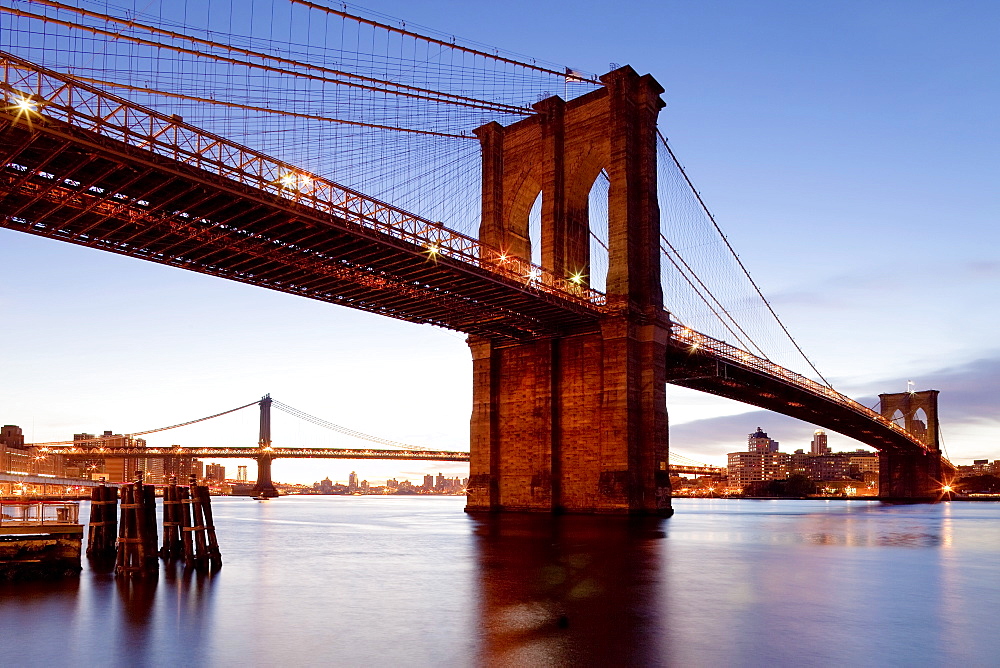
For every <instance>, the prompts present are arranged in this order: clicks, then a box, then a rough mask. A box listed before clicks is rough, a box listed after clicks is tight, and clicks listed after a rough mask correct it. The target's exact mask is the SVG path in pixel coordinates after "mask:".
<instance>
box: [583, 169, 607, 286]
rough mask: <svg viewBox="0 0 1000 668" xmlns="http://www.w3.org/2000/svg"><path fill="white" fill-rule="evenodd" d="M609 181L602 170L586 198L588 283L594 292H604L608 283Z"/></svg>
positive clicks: (605, 171) (605, 172)
mask: <svg viewBox="0 0 1000 668" xmlns="http://www.w3.org/2000/svg"><path fill="white" fill-rule="evenodd" d="M610 192H611V179H610V178H609V177H608V172H607V170H605V169H602V170H601V171H600V173H599V174H598V175H597V178H595V179H594V182H593V185H592V186H591V187H590V194H589V195H588V196H587V219H588V221H587V222H588V231H589V237H590V238H589V250H590V252H589V260H590V262H589V264H590V266H589V267H588V274H589V275H588V276H587V279H588V282H589V284H590V287H591V288H593V289H595V290H600V291H601V292H605V291H606V290H607V282H608V195H609V194H610Z"/></svg>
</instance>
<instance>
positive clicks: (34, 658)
mask: <svg viewBox="0 0 1000 668" xmlns="http://www.w3.org/2000/svg"><path fill="white" fill-rule="evenodd" d="M463 506H464V499H463V498H460V497H330V496H327V497H318V496H316V497H284V498H281V499H277V500H273V501H267V502H257V501H252V500H250V499H245V498H224V497H222V498H215V499H213V507H214V509H215V514H216V525H217V527H218V534H219V541H220V544H221V549H222V555H223V559H224V562H225V565H224V567H223V569H222V571H221V572H219V573H218V574H216V575H214V576H212V577H203V576H198V575H190V574H188V575H185V574H184V573H183V571H182V570H180V571H176V570H170V569H166V568H164V569H163V571H162V572H161V573H160V576H159V578H158V579H157V580H156V581H155V583H150V584H141V585H129V584H125V583H121V582H116V580H115V578H114V577H113V576H111V575H108V574H105V573H98V572H95V571H92V570H90V569H89V568H88V567H87V566H86V565H85V568H84V571H83V573H82V576H81V577H80V579H79V580H66V581H62V582H58V583H33V584H2V585H0V666H12V667H13V666H18V667H20V666H44V667H46V668H50V667H53V666H108V667H111V666H115V667H117V666H132V667H139V666H275V667H278V666H329V665H334V666H397V665H399V666H478V665H490V666H578V665H581V666H582V665H598V666H624V665H638V666H796V667H798V666H824V667H826V666H838V667H840V666H851V667H853V666H1000V504H998V503H972V502H953V503H944V504H939V505H933V506H931V505H918V506H883V505H880V504H878V503H877V502H867V501H750V500H740V501H731V500H693V499H677V500H675V508H676V510H677V514H676V515H675V516H674V517H672V518H670V519H668V520H654V521H636V520H629V519H627V518H600V517H598V518H594V517H571V516H570V517H560V518H551V517H547V516H546V517H538V516H502V517H472V516H468V515H466V514H465V513H464V512H462V508H463ZM81 514H82V516H84V517H85V516H86V509H82V511H81Z"/></svg>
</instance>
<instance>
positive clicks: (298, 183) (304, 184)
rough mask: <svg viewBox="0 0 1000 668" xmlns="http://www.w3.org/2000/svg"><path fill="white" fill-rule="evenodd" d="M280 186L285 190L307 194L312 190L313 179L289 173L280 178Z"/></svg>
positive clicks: (304, 175)
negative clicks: (306, 192)
mask: <svg viewBox="0 0 1000 668" xmlns="http://www.w3.org/2000/svg"><path fill="white" fill-rule="evenodd" d="M278 185H280V186H281V187H282V188H284V189H285V190H298V191H299V192H305V191H307V190H310V189H312V187H313V177H311V176H309V175H308V174H299V173H296V172H287V173H285V174H282V175H281V176H279V177H278Z"/></svg>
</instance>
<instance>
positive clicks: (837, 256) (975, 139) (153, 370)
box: [0, 2, 1000, 482]
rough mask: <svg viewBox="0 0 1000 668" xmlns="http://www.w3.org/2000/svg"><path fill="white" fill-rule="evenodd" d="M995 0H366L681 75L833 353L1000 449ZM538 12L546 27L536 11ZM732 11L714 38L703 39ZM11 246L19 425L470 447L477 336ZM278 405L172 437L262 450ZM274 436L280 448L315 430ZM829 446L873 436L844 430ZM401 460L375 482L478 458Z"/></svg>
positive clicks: (750, 243)
mask: <svg viewBox="0 0 1000 668" xmlns="http://www.w3.org/2000/svg"><path fill="white" fill-rule="evenodd" d="M973 5H974V6H976V7H978V11H976V12H971V13H967V12H966V11H964V10H962V9H961V8H953V7H948V6H946V5H944V4H942V3H934V2H927V3H920V2H918V3H905V4H903V3H894V2H890V3H885V4H884V5H880V6H878V7H872V6H869V5H867V4H865V3H859V2H857V3H848V6H846V7H845V6H843V5H841V6H838V7H836V8H832V7H827V8H824V7H803V6H801V5H799V4H797V3H790V2H772V3H767V4H764V5H755V6H754V7H748V6H740V5H733V4H730V3H705V4H702V5H699V6H698V7H672V6H666V5H665V6H656V7H647V6H645V5H643V12H618V11H617V9H616V8H615V7H604V6H599V5H593V6H587V11H586V12H583V11H571V9H573V8H577V7H579V5H578V4H574V5H569V4H568V3H552V4H551V6H549V5H547V6H545V7H537V6H535V5H529V4H528V3H523V2H513V3H511V6H510V7H509V8H508V10H509V11H508V12H504V13H497V14H496V16H495V17H494V18H493V19H491V21H489V22H482V21H481V20H480V19H481V16H482V8H483V7H485V6H486V5H485V4H478V3H467V4H465V5H455V4H453V3H444V2H429V3H425V4H422V5H421V6H420V7H419V8H416V7H414V6H412V5H406V4H404V3H399V2H367V3H366V6H368V7H369V8H372V9H375V10H378V11H382V12H385V13H386V14H390V15H392V16H395V17H400V18H403V19H406V20H408V21H415V22H417V23H420V24H423V25H429V26H433V27H435V28H437V29H439V30H442V31H446V32H454V33H455V34H457V35H459V36H460V37H463V36H464V37H474V38H475V39H476V41H479V42H484V43H487V44H493V45H496V46H499V47H502V48H506V49H510V50H512V51H517V52H521V53H528V54H531V55H534V56H537V57H539V58H544V59H548V60H554V61H556V62H560V63H565V64H566V65H567V66H572V67H579V68H581V69H584V70H587V71H592V72H603V71H605V70H607V69H608V65H609V61H616V62H620V63H623V64H624V63H630V64H632V65H633V67H635V68H636V69H637V70H638V71H640V72H642V73H645V72H650V73H652V74H653V75H654V76H655V77H656V78H657V79H658V80H659V81H660V82H661V83H662V84H663V85H664V87H665V88H666V89H667V92H666V93H665V95H664V98H665V100H666V101H667V104H668V106H667V108H666V109H665V110H664V112H663V113H662V114H661V122H660V124H661V128H662V129H663V132H664V134H665V135H667V136H668V137H669V138H670V140H671V143H672V144H673V146H674V148H675V149H676V150H677V151H678V153H679V157H680V159H681V161H682V162H683V163H684V165H685V167H686V168H687V170H688V172H689V174H690V175H691V177H692V179H693V180H694V182H695V185H696V186H697V187H698V188H699V189H700V191H701V193H702V195H703V196H704V197H705V199H706V200H707V203H708V205H709V207H710V208H711V209H712V210H713V211H714V213H715V215H716V218H717V220H718V221H719V223H720V225H721V227H722V229H723V230H724V232H726V234H727V235H728V236H729V238H730V240H731V242H732V243H733V246H734V247H735V248H736V250H737V252H739V253H740V255H741V257H742V258H743V259H744V262H745V263H746V264H747V265H748V267H749V269H750V271H751V273H752V274H753V275H754V277H755V279H756V280H757V282H758V283H759V284H760V285H761V286H762V288H763V290H764V293H765V295H767V296H768V298H769V299H770V300H771V302H772V304H773V305H774V306H775V309H776V310H777V311H778V313H779V314H780V315H781V316H782V317H783V319H784V320H785V321H786V323H787V324H788V326H789V328H790V329H791V331H792V332H793V334H794V335H795V336H796V337H797V339H798V341H799V342H800V343H801V344H802V346H803V348H804V349H805V350H806V351H807V353H808V354H809V355H810V356H811V357H812V358H813V360H814V361H815V362H816V364H817V366H818V367H819V368H820V370H822V371H823V372H824V373H825V374H826V375H827V376H828V377H829V378H830V379H831V380H832V381H833V384H834V385H835V386H836V387H837V388H838V389H839V390H841V391H842V392H844V393H846V394H848V395H849V396H852V397H854V398H856V399H858V400H859V401H862V403H866V404H867V405H872V404H873V403H874V401H875V398H876V396H875V395H877V394H878V393H879V392H895V391H903V390H905V389H906V388H907V385H906V384H907V381H908V380H913V381H914V382H915V387H916V389H938V390H941V412H942V420H943V430H944V434H945V447H946V449H947V450H948V453H949V455H950V456H951V458H952V459H953V460H954V461H956V463H965V462H966V461H970V460H973V459H981V458H989V459H995V458H997V456H998V445H997V444H996V439H995V434H996V428H997V426H998V425H997V419H998V418H997V411H996V408H997V406H996V399H995V397H996V396H1000V387H998V386H997V382H998V381H997V380H996V376H997V374H996V373H995V371H996V370H997V369H998V367H1000V351H998V349H997V346H996V344H995V342H994V341H993V340H992V337H991V335H992V332H993V331H995V330H996V328H997V325H998V324H1000V315H998V314H996V313H995V312H993V311H992V310H991V309H988V308H984V307H983V305H984V304H991V303H995V302H996V299H997V297H998V296H1000V290H998V286H1000V262H997V261H996V260H995V258H994V254H992V248H993V247H994V246H995V245H996V243H995V242H996V241H997V236H998V234H1000V233H998V231H997V230H996V228H995V226H993V225H992V221H993V219H994V218H995V214H996V212H997V210H998V209H1000V207H998V206H997V204H998V201H997V198H998V195H997V194H996V192H995V188H994V187H993V184H992V179H993V178H994V177H992V175H994V174H996V173H997V172H998V170H997V165H996V161H997V157H996V156H997V155H1000V151H997V150H996V148H997V142H998V137H997V131H996V129H995V124H994V123H993V122H992V119H991V118H990V116H989V114H990V113H991V112H990V111H989V110H991V109H993V108H995V103H996V101H997V99H998V98H1000V94H998V91H997V90H996V84H995V83H994V82H995V80H996V78H995V77H991V76H990V72H994V71H995V70H996V68H997V57H996V54H995V53H992V52H991V51H990V50H989V47H988V45H989V44H990V43H991V41H990V39H989V35H988V34H987V31H988V30H989V28H988V27H987V26H988V25H990V24H991V21H990V20H989V18H988V17H990V16H992V17H994V18H996V17H997V14H998V11H997V9H996V8H995V7H992V6H991V5H988V4H987V3H973ZM519 9H520V10H523V13H524V14H525V15H531V16H534V21H533V22H531V23H529V24H528V25H525V24H524V23H523V22H522V21H520V20H519V19H515V18H514V16H512V15H517V14H518V13H519V11H518V10H519ZM967 14H969V15H967ZM973 15H974V16H975V18H973ZM491 16H492V15H491ZM652 26H656V27H657V30H660V31H663V30H666V34H665V35H654V34H653V33H652V32H650V31H652V30H653V28H652ZM708 26H711V31H710V33H711V34H713V35H714V38H713V39H712V40H702V37H701V36H703V35H705V34H706V31H707V30H708ZM569 35H573V38H569V37H568V36H569ZM803 221H805V222H803ZM0 249H2V251H3V257H4V262H3V263H2V264H0V309H2V312H3V313H4V318H5V323H6V325H5V327H4V328H3V330H2V333H0V337H2V339H0V345H2V346H3V349H4V350H5V351H7V354H6V355H5V359H4V375H5V379H6V381H7V382H5V383H4V384H3V388H2V390H0V392H2V394H0V422H2V423H4V424H8V423H9V424H17V425H19V426H21V427H22V428H23V429H24V431H25V435H26V436H27V437H28V440H31V441H48V440H65V439H66V438H71V436H72V434H73V433H77V432H92V433H100V432H102V431H104V430H105V429H111V430H113V431H114V432H115V433H127V432H128V431H129V430H132V431H139V430H142V429H148V428H153V427H159V426H163V425H166V424H171V423H175V422H179V421H183V420H186V419H191V418H195V417H201V416H203V415H207V414H210V413H213V412H216V411H217V410H224V409H227V408H230V407H232V406H235V405H239V404H241V403H246V402H248V401H252V400H254V399H255V398H256V397H258V396H260V395H262V394H264V393H266V392H270V393H272V394H274V395H275V396H276V397H280V398H281V399H282V400H284V401H286V402H287V403H289V404H291V405H294V406H297V407H300V408H302V409H303V410H306V411H308V412H310V413H312V414H314V415H319V416H322V417H324V418H326V419H329V420H330V421H332V422H336V423H338V424H342V425H344V426H347V427H350V428H352V429H357V430H360V431H364V432H367V433H371V434H374V435H378V436H381V437H384V438H389V439H392V440H398V441H403V442H408V443H413V444H414V445H421V446H424V447H429V448H434V449H455V450H461V449H466V448H467V447H468V419H469V412H470V409H471V395H470V389H471V364H470V362H469V353H468V349H467V347H466V345H465V343H464V337H463V336H461V335H458V334H455V333H453V332H447V331H444V330H440V329H433V328H430V327H422V326H415V325H410V324H406V323H401V322H397V321H391V320H389V319H386V318H381V317H378V316H374V315H369V314H366V313H361V312H357V311H350V310H348V309H345V308H340V307H333V306H329V305H325V304H320V303H316V302H308V301H306V300H303V299H299V298H295V297H291V296H288V295H283V294H278V293H273V292H268V291H265V290H261V289H257V288H253V287H249V286H245V285H240V284H235V283H228V282H225V281H221V280H218V279H213V278H209V277H205V276H200V275H196V274H192V273H187V272H183V271H179V270H176V269H171V268H166V267H161V266H156V265H153V264H149V263H142V262H139V261H135V260H130V259H126V258H121V257H116V256H112V255H110V254H106V253H99V252H96V251H91V250H88V249H82V248H77V247H73V246H70V245H66V244H60V243H57V242H52V241H48V240H44V239H38V238H34V237H30V236H28V235H23V234H19V233H15V232H11V231H7V230H0ZM669 307H670V305H669V304H668V305H667V308H668V309H669ZM668 407H669V411H670V415H671V422H672V424H671V444H672V445H671V447H672V449H674V450H675V451H677V452H679V453H681V454H684V455H686V456H690V457H693V458H695V459H699V460H702V461H706V462H708V463H715V464H720V463H724V462H725V456H726V455H725V453H726V452H728V451H729V449H731V446H732V444H733V443H735V442H738V440H739V435H740V434H746V433H747V432H749V431H751V430H752V429H753V427H754V426H756V425H757V424H765V426H767V425H770V427H769V431H771V432H772V433H781V434H782V435H781V437H780V438H779V439H778V440H780V441H782V442H783V443H791V442H801V443H804V446H802V447H808V438H809V436H810V435H811V433H812V432H813V430H814V426H813V425H810V424H806V423H800V422H796V421H794V420H791V419H790V418H784V417H782V416H778V415H774V414H770V413H765V412H762V411H755V410H752V409H750V407H748V406H744V405H740V404H735V403H733V402H729V401H726V400H722V399H715V398H712V397H709V396H708V395H703V394H696V393H693V392H690V391H685V390H681V389H679V388H674V387H668ZM250 412H252V410H251V411H250ZM243 413H247V411H243ZM255 417H256V416H254V415H249V417H246V416H237V417H234V418H233V421H232V422H230V423H227V424H228V425H229V426H228V427H222V428H221V429H222V430H223V431H213V430H212V429H208V428H206V429H205V430H204V431H201V432H197V431H189V432H176V437H175V436H174V435H173V433H172V432H166V433H165V434H166V435H164V436H162V437H160V438H162V439H163V440H155V439H154V437H153V436H150V437H149V441H150V444H151V445H153V444H156V445H169V444H172V443H173V442H174V439H176V442H179V443H181V444H184V445H192V446H195V445H209V444H210V443H208V442H206V441H223V440H226V441H227V443H226V444H232V445H244V446H245V445H247V444H248V442H249V443H254V442H255V441H256V433H255V431H256V428H255V423H254V420H255ZM190 429H193V428H190ZM290 429H292V428H291V427H289V430H290ZM303 429H304V428H303ZM275 433H276V437H275V440H276V445H280V444H282V443H281V441H282V439H290V438H294V437H295V436H294V435H293V434H292V432H291V431H285V432H283V433H282V432H281V431H280V430H276V432H275ZM300 433H303V434H304V432H301V431H300ZM299 438H302V439H313V438H319V437H318V436H316V435H314V434H304V435H302V436H300V437H299ZM830 445H831V447H833V448H834V449H835V450H851V449H854V448H855V447H856V442H854V441H850V440H848V439H845V438H843V437H840V436H839V435H837V434H834V433H831V434H830ZM342 447H347V446H342ZM220 461H222V460H220ZM222 463H223V464H224V465H226V466H227V467H228V466H232V467H233V468H234V470H235V467H236V465H237V462H236V461H235V460H230V461H228V462H225V461H223V462H222ZM331 466H334V465H331ZM336 466H339V464H337V465H336ZM343 466H344V468H345V469H350V467H351V466H353V464H352V463H351V462H344V465H343ZM386 466H387V468H386V471H385V475H381V473H380V474H379V475H378V476H375V477H376V478H382V477H384V478H387V479H388V478H392V477H398V476H409V477H410V478H411V479H420V477H422V476H423V475H425V474H426V473H428V472H431V469H435V470H434V471H433V472H434V473H437V470H436V469H437V468H442V470H444V472H445V473H446V475H452V476H455V475H458V476H461V477H464V475H465V474H464V473H462V470H467V467H464V469H463V467H456V468H454V469H453V470H451V471H449V470H448V469H447V468H445V467H437V466H428V467H426V470H425V469H424V467H417V466H414V467H408V468H409V469H410V470H408V471H400V470H399V469H398V468H395V467H396V466H398V465H395V464H389V465H386ZM389 467H391V468H389ZM311 468H313V465H312V464H311V463H301V462H291V461H287V462H283V461H280V460H279V462H277V463H276V464H275V473H274V475H275V478H276V479H277V480H282V481H286V478H289V479H288V480H287V481H288V482H293V481H298V480H300V479H301V480H302V481H303V482H312V480H306V478H309V477H310V469H311ZM331 477H333V476H331ZM341 477H346V475H345V476H341Z"/></svg>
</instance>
